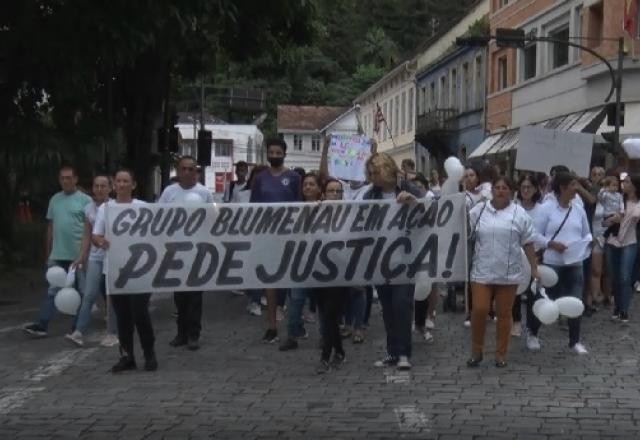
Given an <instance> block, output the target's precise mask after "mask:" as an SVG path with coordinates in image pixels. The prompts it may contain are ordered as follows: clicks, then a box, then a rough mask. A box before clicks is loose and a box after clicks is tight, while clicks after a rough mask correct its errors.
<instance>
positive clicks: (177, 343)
mask: <svg viewBox="0 0 640 440" xmlns="http://www.w3.org/2000/svg"><path fill="white" fill-rule="evenodd" d="M169 345H170V346H172V347H174V348H178V347H182V346H183V345H187V338H183V337H182V336H180V335H177V336H176V337H175V338H173V339H172V340H171V342H169Z"/></svg>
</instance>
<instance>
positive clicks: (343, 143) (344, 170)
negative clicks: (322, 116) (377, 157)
mask: <svg viewBox="0 0 640 440" xmlns="http://www.w3.org/2000/svg"><path fill="white" fill-rule="evenodd" d="M370 154H371V141H370V140H369V138H367V137H365V136H352V135H331V143H330V144H329V151H328V156H327V160H328V163H329V175H331V176H332V177H336V178H338V179H344V180H355V181H358V182H364V181H365V180H366V178H365V174H364V171H365V170H364V165H365V162H366V161H367V159H368V158H369V155H370Z"/></svg>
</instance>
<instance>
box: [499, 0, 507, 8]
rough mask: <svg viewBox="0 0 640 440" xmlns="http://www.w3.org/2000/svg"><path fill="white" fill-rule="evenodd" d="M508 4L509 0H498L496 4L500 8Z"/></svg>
mask: <svg viewBox="0 0 640 440" xmlns="http://www.w3.org/2000/svg"><path fill="white" fill-rule="evenodd" d="M508 4H509V0H499V1H498V5H499V7H500V8H504V7H505V6H507V5H508Z"/></svg>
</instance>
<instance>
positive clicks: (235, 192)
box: [224, 180, 247, 203]
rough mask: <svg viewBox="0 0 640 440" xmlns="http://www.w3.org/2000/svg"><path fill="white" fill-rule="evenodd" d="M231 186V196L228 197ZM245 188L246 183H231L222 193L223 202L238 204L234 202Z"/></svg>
mask: <svg viewBox="0 0 640 440" xmlns="http://www.w3.org/2000/svg"><path fill="white" fill-rule="evenodd" d="M231 185H233V191H231V195H229V191H230V190H231ZM246 187H247V182H242V183H238V181H237V180H236V181H234V182H231V183H230V184H229V186H228V187H227V188H226V189H225V191H224V201H227V200H228V201H229V202H230V203H239V202H236V201H235V200H237V199H238V197H239V193H240V192H241V191H243V190H244V189H245V188H246Z"/></svg>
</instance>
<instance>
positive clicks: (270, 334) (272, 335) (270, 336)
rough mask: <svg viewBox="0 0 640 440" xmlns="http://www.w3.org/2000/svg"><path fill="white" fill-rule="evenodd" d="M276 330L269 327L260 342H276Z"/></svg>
mask: <svg viewBox="0 0 640 440" xmlns="http://www.w3.org/2000/svg"><path fill="white" fill-rule="evenodd" d="M278 341H279V339H278V330H276V329H273V328H270V329H267V331H266V332H264V336H263V337H262V342H264V343H265V344H273V343H274V342H278Z"/></svg>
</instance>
